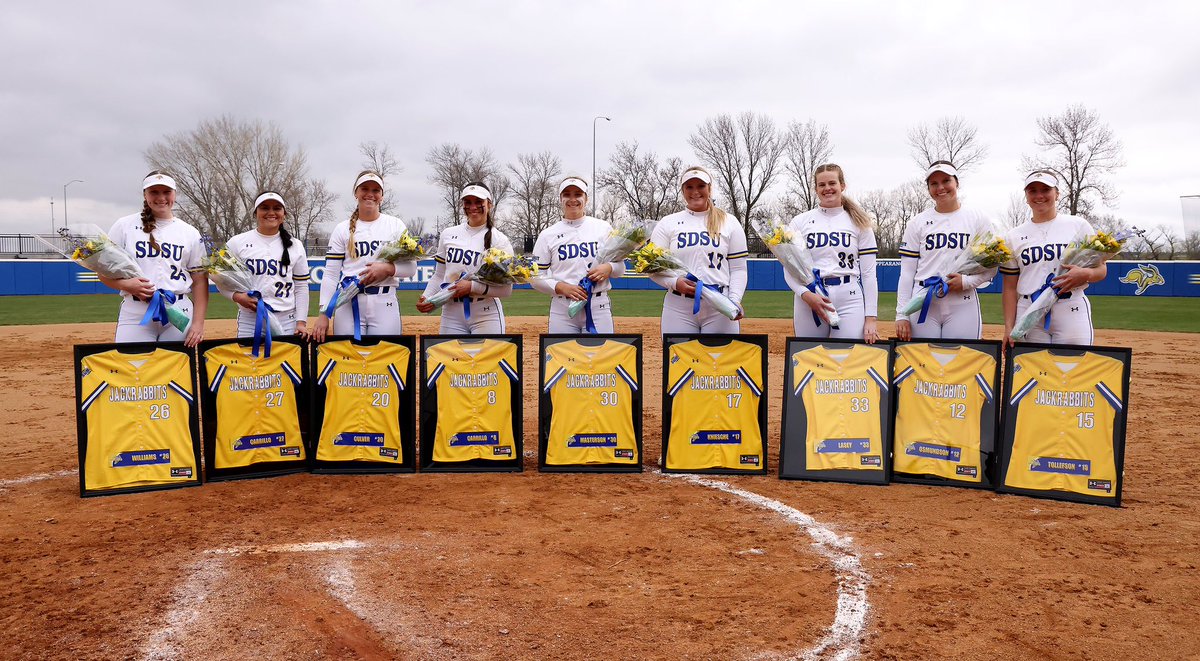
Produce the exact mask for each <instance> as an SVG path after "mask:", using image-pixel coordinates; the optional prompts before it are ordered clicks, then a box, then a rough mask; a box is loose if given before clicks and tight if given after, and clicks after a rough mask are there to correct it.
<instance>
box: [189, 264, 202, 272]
mask: <svg viewBox="0 0 1200 661" xmlns="http://www.w3.org/2000/svg"><path fill="white" fill-rule="evenodd" d="M203 270H204V267H203V266H197V267H195V268H190V269H188V273H199V272H201V271H203Z"/></svg>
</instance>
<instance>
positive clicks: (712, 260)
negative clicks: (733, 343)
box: [650, 167, 748, 334]
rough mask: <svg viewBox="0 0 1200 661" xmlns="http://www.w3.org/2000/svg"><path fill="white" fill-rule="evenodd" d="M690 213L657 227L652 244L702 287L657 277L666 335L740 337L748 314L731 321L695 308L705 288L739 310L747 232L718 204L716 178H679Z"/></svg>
mask: <svg viewBox="0 0 1200 661" xmlns="http://www.w3.org/2000/svg"><path fill="white" fill-rule="evenodd" d="M679 183H680V186H681V187H682V188H683V201H684V203H685V204H686V205H687V209H684V210H683V211H680V212H678V213H673V214H671V215H669V216H667V217H665V218H663V219H662V220H660V221H658V224H657V225H655V226H654V231H653V232H651V233H650V241H652V242H653V243H654V245H657V246H661V247H663V248H666V249H667V250H668V251H670V253H671V254H672V255H674V256H675V257H676V258H678V259H679V261H681V262H683V264H684V266H686V267H687V269H688V272H689V273H691V274H692V275H693V276H695V277H696V278H697V279H698V280H699V283H697V282H694V281H692V280H690V279H688V278H672V277H670V276H665V275H651V276H650V278H651V279H652V280H654V282H656V283H658V284H659V285H660V286H662V287H664V288H665V289H666V290H667V295H666V297H665V298H664V299H663V311H662V332H663V334H666V333H740V332H741V323H740V322H741V319H742V317H743V316H744V315H743V312H738V315H737V318H736V319H730V318H729V317H726V316H725V315H723V314H721V313H720V312H719V311H717V310H715V309H714V308H713V307H712V306H710V305H709V304H708V302H707V301H705V300H703V299H701V301H700V310H699V311H698V312H697V311H696V308H695V296H696V287H697V285H698V284H700V283H702V284H703V285H704V286H706V287H714V288H716V289H717V290H718V291H720V292H721V293H723V294H725V295H726V296H727V297H729V300H731V301H733V302H734V304H736V305H737V306H738V307H741V305H742V297H743V296H744V295H745V293H746V275H747V268H746V256H747V255H748V253H747V251H746V232H745V230H743V229H742V225H741V223H739V222H738V221H737V219H736V218H732V217H730V216H729V215H728V214H726V213H725V212H724V211H722V210H721V209H718V208H716V207H715V206H714V205H713V203H712V193H711V190H712V189H711V185H712V175H710V174H709V173H708V172H707V171H706V170H704V169H703V168H698V167H693V168H689V169H688V170H686V171H685V172H684V173H683V174H682V175H680V177H679Z"/></svg>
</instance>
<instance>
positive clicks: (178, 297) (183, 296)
mask: <svg viewBox="0 0 1200 661" xmlns="http://www.w3.org/2000/svg"><path fill="white" fill-rule="evenodd" d="M129 297H130V298H132V299H133V300H135V301H137V302H138V303H149V302H150V301H148V300H146V299H144V298H138V297H137V296H134V295H132V294H130V295H129ZM186 298H187V294H175V300H176V301H182V300H184V299H186Z"/></svg>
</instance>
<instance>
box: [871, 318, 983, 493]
mask: <svg viewBox="0 0 1200 661" xmlns="http://www.w3.org/2000/svg"><path fill="white" fill-rule="evenodd" d="M913 345H929V346H935V347H940V348H944V349H951V350H959V349H960V348H966V349H971V350H974V351H978V352H980V353H983V354H986V355H987V356H989V357H991V358H992V360H993V365H992V369H991V370H990V371H989V373H988V377H989V378H988V383H987V387H988V389H989V390H990V392H991V393H992V397H991V401H987V402H985V403H984V404H983V405H982V406H981V407H980V415H979V418H980V420H979V437H978V438H979V456H980V463H979V465H978V466H975V467H968V466H958V467H956V472H962V473H963V474H964V475H969V474H970V473H969V472H967V471H970V470H972V469H973V470H975V471H978V477H979V481H978V482H973V481H969V480H966V479H955V478H949V477H943V476H940V475H934V474H930V473H919V472H913V471H904V470H901V469H900V464H901V462H900V461H898V458H899V457H900V456H901V455H902V454H903V453H904V452H905V451H906V448H905V447H902V446H903V445H904V444H905V442H906V441H907V440H909V439H906V438H901V434H900V432H899V431H898V429H897V427H898V425H897V421H898V419H899V417H900V413H901V411H900V406H901V403H900V401H901V397H900V396H901V393H902V391H903V389H904V387H905V386H906V385H907V384H904V383H901V384H897V383H896V379H897V377H898V376H899V375H897V374H895V373H893V374H892V375H891V382H892V389H891V396H892V419H893V420H892V444H891V448H892V481H893V482H900V483H905V484H923V485H926V486H953V487H962V488H967V489H984V490H987V491H993V490H995V488H996V470H997V467H998V466H999V457H998V451H997V448H996V445H997V442H996V439H997V437H998V436H999V435H1000V411H1001V409H1002V406H1001V404H1002V401H1003V400H1002V399H1001V394H1002V393H1001V391H1000V373H1001V368H1002V365H1003V362H1004V360H1003V359H1004V343H1003V342H1001V341H1000V340H954V339H946V340H932V339H930V338H922V339H913V340H909V341H902V340H893V341H892V365H891V369H892V370H893V372H894V371H895V370H896V369H898V367H897V358H898V355H899V354H898V352H899V351H900V350H901V348H902V347H905V346H913ZM948 412H949V411H948Z"/></svg>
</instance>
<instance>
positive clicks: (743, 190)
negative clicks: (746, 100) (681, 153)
mask: <svg viewBox="0 0 1200 661" xmlns="http://www.w3.org/2000/svg"><path fill="white" fill-rule="evenodd" d="M688 143H689V144H690V145H691V146H692V149H694V150H696V156H697V157H699V159H700V161H701V162H703V163H704V164H705V165H707V166H709V167H711V168H712V169H713V170H715V172H714V173H713V178H714V179H715V180H716V181H715V183H716V184H717V190H718V191H720V193H721V195H722V196H723V197H724V199H725V204H726V205H728V207H729V211H730V212H731V213H732V214H733V215H734V217H735V218H737V219H738V221H740V222H741V223H742V227H743V229H745V230H746V231H747V232H749V231H750V228H749V219H750V218H753V217H754V207H755V206H756V205H758V203H759V201H760V200H761V199H762V196H763V193H765V192H766V191H767V189H768V188H770V187H771V184H772V183H773V182H774V181H775V177H776V176H777V175H778V174H779V158H780V156H781V155H782V154H783V151H784V143H785V139H784V138H781V137H780V136H779V134H778V133H777V132H776V131H775V122H774V121H772V120H771V118H770V117H767V116H766V115H756V114H754V113H752V112H744V113H741V114H739V115H738V116H737V117H733V116H732V115H726V114H722V115H717V116H716V117H709V118H708V119H706V120H704V123H702V124H701V125H700V126H699V128H697V129H696V132H695V133H693V134H692V135H691V137H689V138H688Z"/></svg>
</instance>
